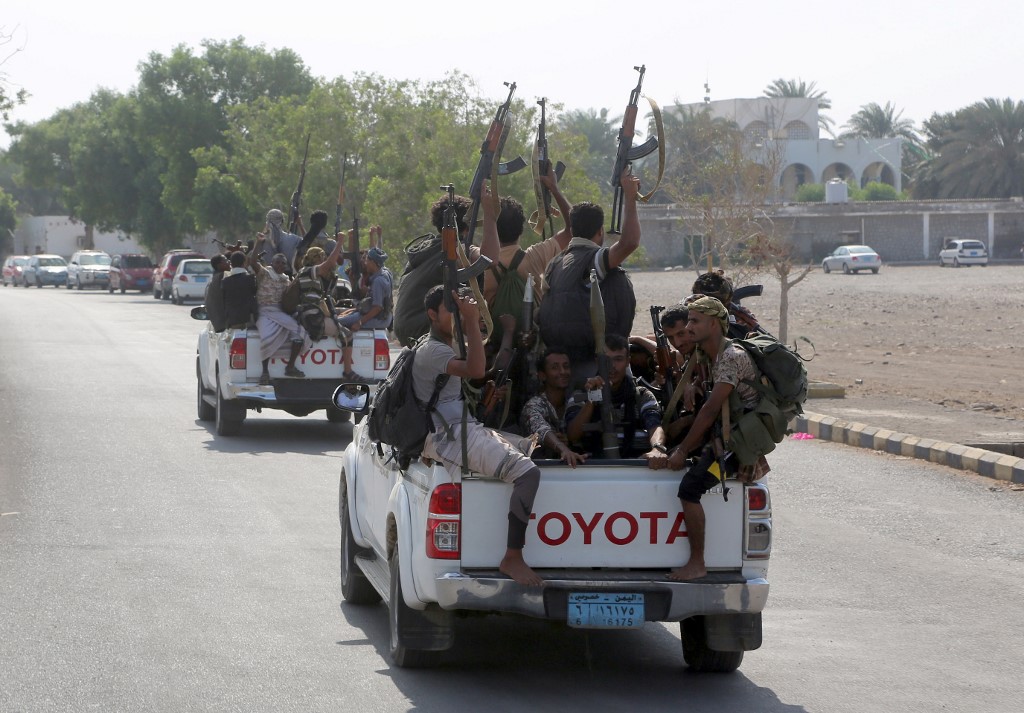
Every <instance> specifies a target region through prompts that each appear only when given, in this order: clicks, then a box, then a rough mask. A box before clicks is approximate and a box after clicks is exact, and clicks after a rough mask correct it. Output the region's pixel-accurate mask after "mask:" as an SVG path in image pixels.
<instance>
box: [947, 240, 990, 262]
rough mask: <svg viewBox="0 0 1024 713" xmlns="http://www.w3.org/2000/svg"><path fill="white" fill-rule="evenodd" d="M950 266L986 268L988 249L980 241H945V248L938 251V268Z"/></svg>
mask: <svg viewBox="0 0 1024 713" xmlns="http://www.w3.org/2000/svg"><path fill="white" fill-rule="evenodd" d="M946 265H952V266H953V267H960V266H961V265H981V266H982V267H987V266H988V248H986V247H985V243H983V242H981V241H980V240H947V241H946V247H944V248H943V249H942V250H940V251H939V267H945V266H946Z"/></svg>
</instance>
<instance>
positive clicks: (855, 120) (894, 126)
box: [839, 102, 921, 200]
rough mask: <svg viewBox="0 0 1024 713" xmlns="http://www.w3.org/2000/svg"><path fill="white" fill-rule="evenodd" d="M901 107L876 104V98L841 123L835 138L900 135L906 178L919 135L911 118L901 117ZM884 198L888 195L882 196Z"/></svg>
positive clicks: (914, 158) (913, 163)
mask: <svg viewBox="0 0 1024 713" xmlns="http://www.w3.org/2000/svg"><path fill="white" fill-rule="evenodd" d="M902 117H903V112H902V111H898V112H897V111H896V107H894V106H893V105H892V102H886V103H885V106H884V107H883V106H880V105H879V104H878V103H876V102H871V103H870V104H865V105H864V106H862V107H861V108H860V110H859V111H858V112H857V113H856V114H854V115H853V116H851V117H850V120H849V121H848V122H847V123H846V124H844V127H845V128H846V131H844V132H843V133H842V134H840V136H839V138H842V139H846V138H864V139H892V138H901V139H903V143H902V148H901V154H902V161H901V163H902V168H903V178H904V181H905V182H910V181H911V180H912V177H913V173H914V168H915V166H916V165H917V163H918V161H919V160H920V150H919V149H920V146H921V137H920V136H919V135H918V133H917V131H916V129H915V128H914V122H913V121H912V120H910V119H904V118H902ZM886 200H888V199H886Z"/></svg>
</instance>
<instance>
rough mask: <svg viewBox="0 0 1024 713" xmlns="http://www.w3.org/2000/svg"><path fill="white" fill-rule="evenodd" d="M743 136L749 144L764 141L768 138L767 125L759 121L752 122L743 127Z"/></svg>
mask: <svg viewBox="0 0 1024 713" xmlns="http://www.w3.org/2000/svg"><path fill="white" fill-rule="evenodd" d="M743 135H744V136H745V137H747V140H748V141H750V142H751V143H757V142H758V141H764V140H765V139H767V138H768V124H766V123H765V122H763V121H761V120H757V121H752V122H750V123H749V124H747V125H746V126H745V127H743Z"/></svg>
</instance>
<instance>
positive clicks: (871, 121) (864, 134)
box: [839, 102, 921, 144]
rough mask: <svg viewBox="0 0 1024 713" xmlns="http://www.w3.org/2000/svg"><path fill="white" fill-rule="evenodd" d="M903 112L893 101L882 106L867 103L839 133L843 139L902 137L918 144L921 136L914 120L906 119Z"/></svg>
mask: <svg viewBox="0 0 1024 713" xmlns="http://www.w3.org/2000/svg"><path fill="white" fill-rule="evenodd" d="M902 117H903V112H902V111H900V112H897V111H896V107H894V106H893V105H892V102H886V103H885V107H884V108H883V107H881V106H879V105H878V103H877V102H871V103H870V104H865V105H864V106H862V107H861V108H860V111H858V112H857V113H856V114H854V115H853V116H851V117H850V120H849V121H848V122H846V123H845V124H844V125H843V126H844V127H846V128H847V131H844V132H843V133H842V134H840V135H839V138H841V139H853V138H864V139H891V138H895V137H900V138H904V139H906V140H907V141H908V142H911V143H914V144H918V143H920V142H921V138H920V137H919V136H918V135H917V131H916V130H915V129H914V122H913V121H912V120H910V119H904V118H902Z"/></svg>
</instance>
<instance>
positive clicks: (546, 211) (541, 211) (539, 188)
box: [531, 97, 565, 238]
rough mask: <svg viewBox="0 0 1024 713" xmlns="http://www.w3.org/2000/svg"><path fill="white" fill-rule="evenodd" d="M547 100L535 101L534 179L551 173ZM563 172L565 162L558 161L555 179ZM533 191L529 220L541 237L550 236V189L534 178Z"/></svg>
mask: <svg viewBox="0 0 1024 713" xmlns="http://www.w3.org/2000/svg"><path fill="white" fill-rule="evenodd" d="M547 102H548V100H547V97H541V98H540V99H539V100H538V101H537V103H538V104H540V124H538V125H537V141H536V143H534V145H533V171H534V179H536V178H539V177H541V176H547V175H548V174H549V173H551V159H550V158H549V157H548V136H547V118H546V114H545V107H546V105H547ZM563 173H565V164H564V163H562V162H561V161H559V162H558V163H557V164H556V165H555V180H558V181H560V180H562V174H563ZM533 192H534V194H535V195H536V196H537V212H536V214H535V215H536V219H535V220H534V221H531V222H532V223H533V230H534V232H535V233H537V234H538V235H540V236H541V237H542V238H548V237H551V236H552V235H554V234H555V232H556V231H555V222H554V217H553V216H552V215H551V191H549V190H548V189H547V186H545V185H544V184H542V183H541V182H540V181H537V180H534V182H533ZM548 228H550V229H551V232H550V233H548V232H547V229H548Z"/></svg>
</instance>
